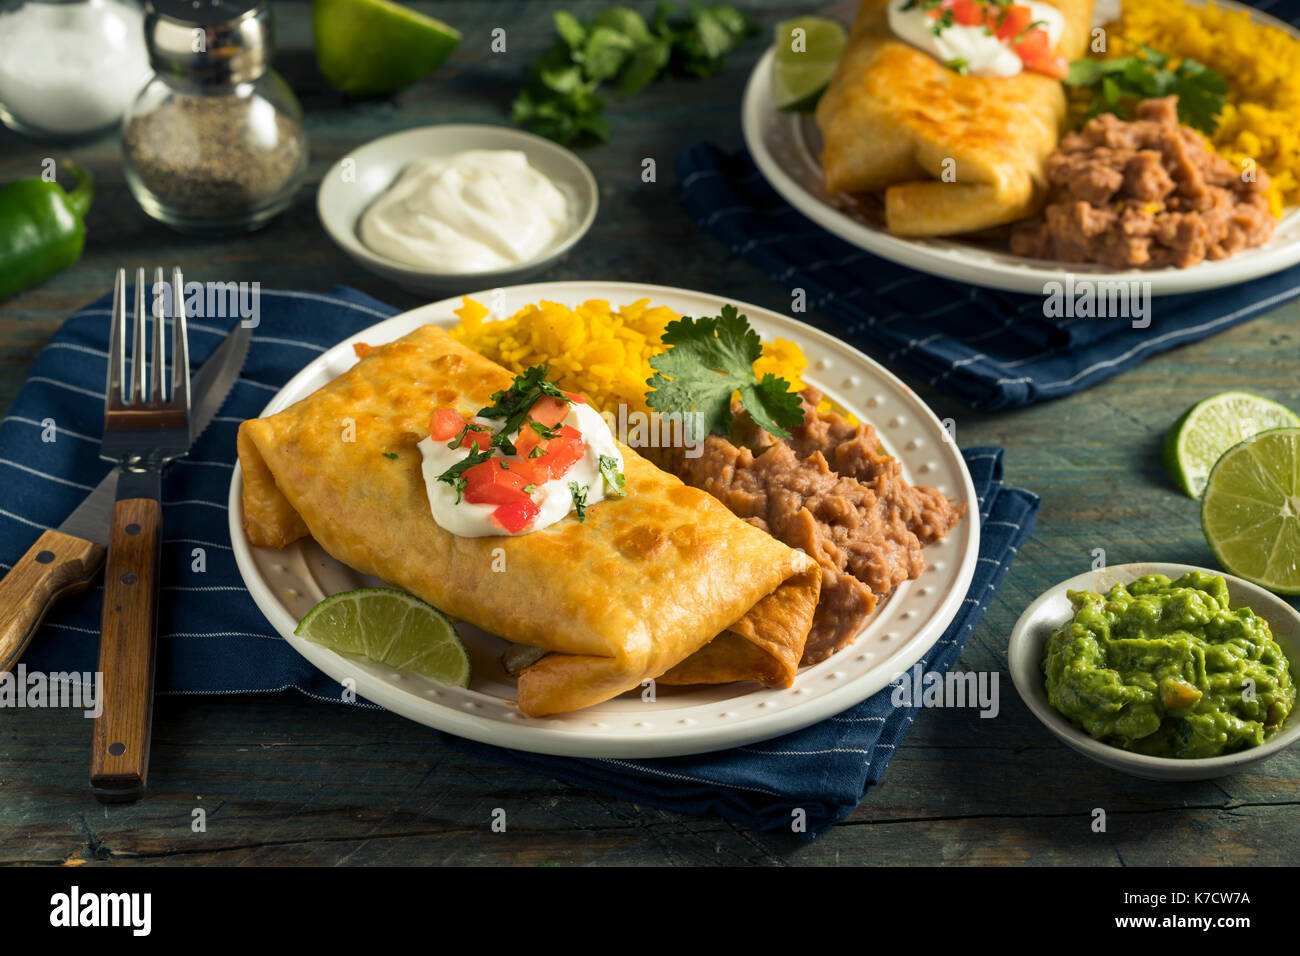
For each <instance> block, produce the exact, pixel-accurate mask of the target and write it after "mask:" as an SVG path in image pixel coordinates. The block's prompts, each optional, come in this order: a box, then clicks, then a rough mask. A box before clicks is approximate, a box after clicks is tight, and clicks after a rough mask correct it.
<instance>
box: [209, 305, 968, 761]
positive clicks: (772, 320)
mask: <svg viewBox="0 0 1300 956" xmlns="http://www.w3.org/2000/svg"><path fill="white" fill-rule="evenodd" d="M496 294H497V295H499V296H503V297H504V299H503V300H498V301H499V302H500V305H501V309H500V313H501V314H504V315H511V314H513V313H514V312H515V311H517V310H518V309H519V308H521V307H522V306H524V305H527V304H529V303H532V302H537V301H538V300H540V299H543V298H545V299H549V300H551V301H556V302H562V303H564V304H566V305H569V306H574V305H577V304H578V303H581V302H583V301H586V300H588V299H606V300H608V301H610V302H612V303H614V304H615V305H622V304H625V303H629V302H634V301H636V300H637V299H642V298H649V299H650V300H651V301H652V302H654V303H655V304H657V305H666V306H669V307H670V308H672V309H674V310H676V311H677V312H680V313H683V314H686V315H715V314H717V312H718V310H719V309H720V308H721V307H722V305H724V304H725V303H727V302H729V301H733V300H730V299H724V298H720V297H718V296H715V295H708V294H705V293H701V292H689V291H686V290H683V289H673V288H668V287H666V286H654V285H641V284H636V283H626V282H550V283H538V284H533V285H524V286H516V287H514V288H509V289H504V290H497V291H496ZM492 295H493V293H492V292H483V293H478V294H476V297H477V298H479V300H480V301H482V302H484V303H485V304H487V303H491V302H492V301H493V300H492V298H491V296H492ZM736 304H737V305H738V306H740V307H741V309H742V310H743V311H744V312H745V313H746V314H747V315H748V316H749V318H750V321H751V323H752V324H753V326H754V328H755V329H757V330H758V332H759V334H760V335H761V336H762V337H763V338H765V339H772V338H775V337H781V338H786V339H790V340H792V341H794V342H795V343H797V344H798V345H799V346H800V347H801V348H802V349H803V351H804V354H805V355H806V356H807V358H808V362H809V365H808V371H807V373H806V375H805V376H804V377H805V380H806V381H808V382H809V383H810V384H813V385H816V386H817V387H818V388H821V389H822V390H823V391H824V392H825V394H826V396H827V398H829V399H831V400H832V401H834V402H836V403H838V404H839V405H840V406H842V407H843V408H845V409H847V410H848V411H850V412H852V413H854V414H855V415H857V416H859V418H861V419H862V420H864V421H870V422H872V423H873V424H874V425H876V427H877V429H878V431H879V433H880V437H881V439H882V441H883V442H884V444H885V446H886V448H887V449H888V450H889V452H890V453H891V454H893V455H894V456H895V457H897V458H898V459H899V460H900V461H901V462H902V464H903V471H904V474H905V476H906V477H907V479H908V480H909V481H911V482H915V483H919V484H926V485H931V486H934V487H937V488H938V489H939V490H940V491H942V492H943V493H944V494H945V495H947V496H948V497H949V498H953V499H955V500H956V501H959V502H965V503H966V504H967V507H968V514H967V517H965V518H963V519H962V521H961V522H960V523H959V524H958V525H957V527H956V528H954V529H953V530H952V532H951V533H950V534H949V535H948V537H946V538H945V539H944V540H943V541H941V542H939V543H938V544H935V545H932V546H930V547H928V548H926V551H925V559H926V564H927V568H926V571H925V572H924V573H923V574H922V575H921V577H920V578H918V579H917V580H915V581H908V582H907V583H905V584H903V585H902V586H901V587H899V588H898V590H897V591H896V592H895V593H894V594H893V595H892V596H891V598H890V599H889V600H888V601H887V602H885V603H884V604H883V605H882V606H881V607H880V608H879V610H877V611H876V613H875V614H874V615H873V616H872V617H871V619H870V621H869V622H868V624H867V626H866V628H865V629H864V630H863V632H862V633H861V634H860V635H859V636H858V638H857V640H856V641H855V642H854V643H853V644H851V645H850V646H849V647H847V648H845V649H844V650H842V651H840V652H839V653H838V654H835V655H834V656H832V657H831V658H829V659H828V660H826V661H823V662H822V663H820V664H817V665H815V666H813V667H808V668H804V669H803V670H801V671H800V673H799V675H798V676H797V678H796V679H795V683H794V686H793V687H790V688H787V689H783V690H776V689H765V688H760V687H759V686H758V685H757V684H753V683H743V684H725V685H717V686H708V687H682V688H676V687H659V688H658V690H657V699H656V701H655V702H654V703H647V702H644V701H642V699H641V697H640V696H639V694H637V693H636V692H631V693H629V694H625V695H624V696H622V697H619V698H617V699H615V700H610V701H606V702H605V703H603V704H599V705H597V706H595V707H589V708H587V709H586V710H580V711H575V712H573V713H569V714H561V715H557V716H553V717H542V718H537V717H529V716H527V715H525V714H523V713H522V712H520V711H519V709H518V707H517V706H516V704H515V688H514V683H513V682H512V681H511V680H509V679H508V678H507V676H506V675H505V673H504V672H503V670H502V669H501V666H500V663H499V661H498V657H499V655H500V652H501V650H502V649H503V648H504V647H505V644H504V642H502V641H501V640H500V639H498V638H496V637H494V636H492V635H489V634H485V633H483V632H481V631H478V630H477V629H476V628H473V627H471V626H469V625H467V624H463V623H461V624H460V625H459V627H458V629H459V631H460V633H461V636H462V638H463V639H464V640H465V644H466V646H467V647H468V648H469V651H470V655H471V658H472V662H473V668H474V678H473V683H472V686H471V687H470V688H469V689H462V688H457V687H448V686H445V685H442V684H436V683H434V682H431V681H428V680H425V679H423V678H419V677H414V676H411V675H403V674H400V673H398V672H396V671H394V670H392V669H390V668H387V667H383V666H380V665H378V664H374V663H372V662H369V661H364V660H360V659H356V658H350V657H344V656H342V655H339V654H336V653H334V652H333V651H330V650H326V649H325V648H322V647H320V646H318V645H315V644H312V643H310V642H309V641H306V640H303V639H301V638H298V637H295V636H294V633H293V630H294V628H295V627H296V626H297V624H298V621H299V620H301V618H302V617H303V616H304V615H305V614H306V613H307V611H308V610H310V609H311V607H312V606H313V605H314V604H315V603H316V602H317V601H319V600H320V599H321V598H323V597H325V596H326V595H329V594H333V593H336V592H338V591H343V590H348V589H350V588H356V587H363V586H366V585H369V584H378V583H382V582H377V581H375V580H373V579H370V578H366V577H364V576H362V575H360V574H358V573H356V572H355V571H353V570H351V569H350V568H348V567H346V566H344V565H342V564H340V563H339V562H337V561H335V560H334V559H333V558H331V557H329V556H328V555H327V554H325V553H324V551H322V550H321V548H320V547H319V546H318V545H317V544H316V543H315V542H314V541H312V540H310V539H304V540H301V541H297V542H294V543H293V544H291V545H289V546H288V547H287V548H285V549H284V550H283V551H275V550H272V549H269V548H255V547H253V546H251V545H250V544H249V543H248V539H247V538H246V537H245V536H244V530H243V527H242V525H243V503H242V493H243V476H242V472H241V471H240V469H239V467H238V466H236V468H235V473H234V477H233V479H232V480H231V483H230V537H231V542H232V543H233V545H234V550H235V560H236V562H237V563H238V565H239V570H240V573H241V574H242V575H243V578H244V582H245V583H246V584H247V585H248V590H249V592H250V593H251V594H252V596H253V599H254V600H255V601H256V602H257V605H258V607H259V608H261V610H262V613H264V614H265V615H266V617H267V620H269V621H270V622H271V624H272V626H273V627H274V628H275V629H276V631H278V632H279V633H280V634H281V635H282V636H283V637H284V638H285V639H286V640H287V641H289V643H290V644H291V645H293V647H294V649H295V650H297V651H298V652H299V653H301V654H302V655H303V656H304V657H306V658H307V659H308V660H309V661H311V662H312V663H313V664H315V665H316V666H317V667H319V668H320V669H321V670H322V671H324V672H325V673H326V674H328V675H330V676H331V677H333V678H336V679H337V680H339V681H344V680H347V679H351V680H353V681H355V685H354V686H355V689H356V692H357V693H358V694H360V695H361V696H363V697H366V698H368V699H369V700H372V701H374V702H375V703H377V704H380V705H381V706H383V707H386V708H388V709H389V710H392V711H395V712H396V713H399V714H401V715H403V716H404V717H409V718H410V719H411V720H415V721H419V722H420V723H423V724H427V725H429V726H430V727H437V728H438V729H439V730H445V731H447V732H448V733H453V734H457V735H459V736H461V737H468V738H470V739H471V740H478V741H482V742H484V743H490V744H497V745H499V746H502V747H513V748H515V749H518V750H527V751H532V752H535V753H549V754H564V755H570V756H581V757H663V756H674V755H680V754H691V753H702V752H705V751H709V750H718V749H722V748H725V747H734V746H739V745H741V744H746V743H752V742H754V741H756V740H765V739H767V738H770V737H775V736H778V735H780V734H784V733H788V732H789V731H792V730H797V729H798V728H801V727H806V726H808V725H809V724H813V723H816V722H817V721H819V720H823V719H825V718H827V717H830V716H832V715H834V714H838V713H840V712H841V711H843V710H845V709H846V708H848V707H851V706H853V705H854V704H856V703H858V702H860V701H862V700H864V699H866V698H867V697H870V696H871V695H872V694H874V693H876V692H877V691H879V690H881V689H882V688H884V687H885V686H886V685H888V683H889V682H890V680H891V679H892V678H893V677H894V676H895V675H897V674H898V673H900V672H902V671H904V670H906V669H907V668H909V667H911V666H912V664H914V663H915V662H916V661H917V660H919V659H920V657H921V655H922V654H924V653H925V651H926V650H928V649H929V648H930V646H931V645H933V644H934V642H935V641H936V640H938V638H939V636H940V635H941V634H942V633H943V631H944V630H945V629H946V628H947V626H948V624H949V623H950V622H951V621H952V619H953V617H954V616H955V615H956V613H957V609H958V608H959V607H960V606H961V603H962V601H963V599H964V598H965V597H966V591H967V589H968V588H969V587H970V582H971V578H972V576H973V574H974V571H975V564H976V559H977V557H978V552H979V520H978V512H979V505H978V503H977V501H976V499H975V489H974V486H973V485H972V483H971V478H970V474H969V472H967V470H966V464H965V462H964V461H963V460H962V457H961V454H960V452H959V451H958V450H957V447H956V446H955V445H954V444H952V443H951V442H950V441H948V440H946V439H947V436H948V433H947V432H946V431H945V430H944V428H943V426H942V425H941V424H940V422H939V420H938V419H937V418H936V417H935V416H934V413H933V412H931V411H930V409H929V408H927V407H926V405H925V404H924V403H923V402H922V401H921V400H920V399H919V398H917V397H916V395H914V394H913V393H912V390H911V389H909V388H908V387H907V386H906V385H904V384H903V383H902V382H901V381H899V380H898V379H897V378H895V377H894V376H893V375H891V374H890V373H889V372H887V371H885V369H884V368H882V367H881V366H879V365H877V364H876V363H875V362H873V361H872V360H871V359H869V358H867V357H866V356H865V355H863V354H862V353H861V352H858V351H857V350H856V349H853V348H851V347H850V346H848V345H845V344H844V343H843V342H840V341H838V340H836V339H834V338H832V337H831V336H829V335H826V334H825V333H823V332H819V331H818V330H816V329H813V328H810V327H809V326H807V325H804V324H803V323H801V322H796V321H795V320H793V319H790V318H787V317H785V316H783V315H778V314H776V313H774V312H769V311H767V310H766V309H761V308H758V307H756V306H752V305H744V304H742V303H736ZM459 305H460V299H459V298H456V299H447V300H445V301H442V302H435V303H433V304H432V305H426V306H423V307H421V308H418V309H415V310H413V311H411V312H406V313H403V314H402V315H398V316H394V317H393V318H391V319H388V320H386V321H384V322H380V323H379V324H377V325H374V326H371V327H370V328H368V329H365V330H364V331H361V332H358V333H356V334H355V335H353V336H351V337H350V338H348V339H346V340H344V341H343V342H341V343H339V344H338V345H337V346H335V347H334V348H332V349H330V350H329V351H328V352H326V353H324V354H323V355H321V356H319V357H318V358H317V359H316V360H315V361H313V362H312V363H311V364H309V365H308V366H307V367H306V368H304V369H303V370H302V371H301V372H299V373H298V374H297V375H296V376H294V377H293V379H292V380H291V381H290V382H289V383H288V384H287V385H285V387H284V388H283V389H281V390H280V392H279V393H278V394H277V395H276V396H275V398H273V399H272V400H271V402H270V403H269V404H268V405H267V406H266V408H265V409H263V410H262V415H263V416H266V415H270V414H273V413H274V412H278V411H280V410H281V409H284V408H286V407H288V406H289V405H291V404H293V403H294V402H296V401H298V400H299V399H302V398H304V397H306V396H307V395H309V394H311V393H312V392H314V391H315V390H316V389H318V388H320V387H321V386H322V385H324V384H326V383H327V382H329V381H331V380H332V379H334V378H336V377H337V376H338V375H340V374H342V373H343V372H344V371H346V370H347V369H348V368H350V367H351V366H352V365H353V364H354V363H355V362H356V358H355V356H354V354H353V351H352V343H353V342H367V343H369V344H371V345H378V344H381V343H384V342H390V341H392V340H394V339H397V338H400V337H401V336H403V335H405V334H407V333H408V332H410V331H412V330H413V329H415V328H418V327H419V326H422V325H427V324H431V323H434V324H438V325H442V326H444V327H448V328H450V327H451V326H454V325H455V324H456V323H457V322H458V319H457V318H456V316H455V315H454V314H453V311H452V310H453V309H455V308H457V307H459Z"/></svg>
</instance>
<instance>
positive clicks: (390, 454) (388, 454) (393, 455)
mask: <svg viewBox="0 0 1300 956" xmlns="http://www.w3.org/2000/svg"><path fill="white" fill-rule="evenodd" d="M384 457H385V458H392V459H394V460H396V458H397V453H396V452H392V451H386V452H384Z"/></svg>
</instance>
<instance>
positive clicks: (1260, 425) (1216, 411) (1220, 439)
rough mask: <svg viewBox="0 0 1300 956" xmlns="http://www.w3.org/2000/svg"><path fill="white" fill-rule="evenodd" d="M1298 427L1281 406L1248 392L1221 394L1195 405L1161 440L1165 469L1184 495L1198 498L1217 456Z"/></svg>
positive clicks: (1299, 422) (1298, 421)
mask: <svg viewBox="0 0 1300 956" xmlns="http://www.w3.org/2000/svg"><path fill="white" fill-rule="evenodd" d="M1291 426H1300V416H1297V415H1296V414H1295V412H1293V411H1291V410H1290V409H1289V408H1287V407H1285V406H1284V405H1279V404H1278V403H1277V402H1272V401H1269V400H1268V399H1267V398H1260V397H1259V396H1258V395H1252V394H1250V393H1249V392H1222V393H1221V394H1219V395H1214V396H1212V397H1211V398H1207V399H1205V400H1204V401H1201V402H1197V403H1196V404H1195V405H1193V406H1192V407H1191V408H1189V409H1188V410H1187V411H1186V412H1184V413H1183V417H1182V418H1180V419H1178V421H1177V423H1176V424H1175V425H1174V427H1173V428H1171V429H1170V430H1169V434H1168V435H1166V436H1165V448H1164V458H1165V467H1166V468H1168V469H1169V474H1170V476H1171V477H1172V478H1173V479H1174V481H1175V482H1176V483H1177V485H1178V487H1179V488H1181V489H1182V490H1183V492H1184V493H1185V494H1187V495H1188V496H1190V497H1192V498H1199V497H1200V496H1201V492H1203V491H1204V490H1205V480H1206V478H1208V477H1209V474H1210V469H1211V468H1213V467H1214V463H1215V462H1216V461H1218V460H1219V458H1220V456H1221V455H1222V454H1223V453H1224V452H1225V451H1227V450H1228V449H1229V448H1231V447H1232V446H1233V445H1235V444H1237V443H1238V442H1241V441H1245V440H1246V439H1247V438H1249V437H1250V436H1251V435H1258V434H1259V433H1260V432H1262V431H1266V430H1268V429H1270V428H1289V427H1291Z"/></svg>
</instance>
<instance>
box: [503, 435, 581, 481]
mask: <svg viewBox="0 0 1300 956" xmlns="http://www.w3.org/2000/svg"><path fill="white" fill-rule="evenodd" d="M530 430H531V429H530ZM516 447H518V446H516ZM586 453H587V444H586V442H584V441H583V440H582V432H580V431H578V430H577V429H576V428H574V427H573V426H572V425H561V426H560V434H559V435H557V436H556V437H555V438H552V439H551V440H550V441H548V442H545V444H544V453H543V454H541V455H539V456H538V457H536V458H529V459H528V460H529V461H530V462H531V463H532V464H533V466H534V468H535V471H536V473H537V474H541V473H542V472H543V471H545V472H546V474H547V475H548V477H549V478H559V477H561V476H563V475H564V473H565V472H567V471H568V470H569V469H570V468H572V467H573V465H574V463H575V462H577V461H579V460H580V459H581V458H582V456H583V455H585V454H586ZM524 457H527V456H526V455H525V456H524Z"/></svg>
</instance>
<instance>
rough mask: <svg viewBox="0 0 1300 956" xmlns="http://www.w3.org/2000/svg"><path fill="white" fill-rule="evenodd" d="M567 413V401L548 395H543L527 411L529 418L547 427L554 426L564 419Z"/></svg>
mask: <svg viewBox="0 0 1300 956" xmlns="http://www.w3.org/2000/svg"><path fill="white" fill-rule="evenodd" d="M568 414H569V403H568V402H566V401H565V400H564V399H562V398H552V397H551V396H550V395H543V396H542V397H541V398H539V399H538V400H537V401H536V402H534V403H533V407H532V408H531V409H529V411H528V417H529V419H531V420H532V421H535V422H537V423H538V424H539V425H545V426H546V427H547V428H554V427H555V426H556V425H558V424H560V422H562V421H564V416H566V415H568Z"/></svg>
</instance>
